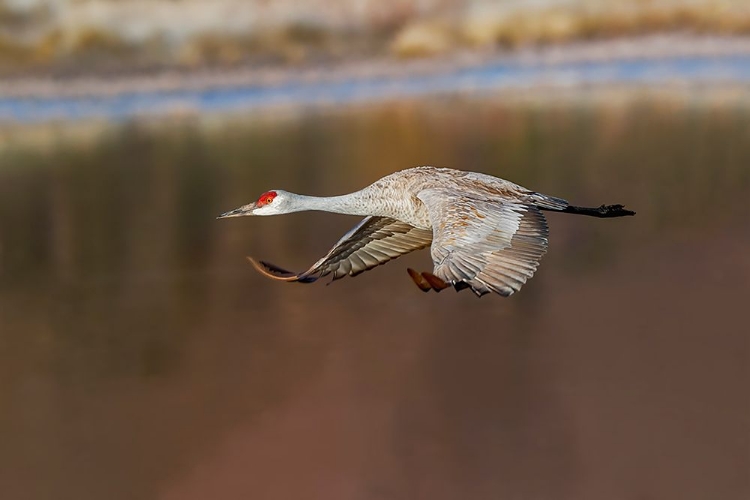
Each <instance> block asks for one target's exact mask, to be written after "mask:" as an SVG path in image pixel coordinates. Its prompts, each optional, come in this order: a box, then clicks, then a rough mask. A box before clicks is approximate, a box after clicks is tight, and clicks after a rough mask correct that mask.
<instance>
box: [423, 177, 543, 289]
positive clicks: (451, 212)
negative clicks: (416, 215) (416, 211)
mask: <svg viewBox="0 0 750 500" xmlns="http://www.w3.org/2000/svg"><path fill="white" fill-rule="evenodd" d="M418 198H419V199H420V200H422V202H423V203H424V204H425V206H426V207H427V211H428V213H429V216H430V221H431V222H432V226H433V232H434V234H433V242H432V249H431V253H432V259H433V262H434V264H435V270H434V274H435V276H437V277H439V278H440V279H443V280H444V281H446V282H448V283H451V284H452V285H453V286H454V287H456V289H461V288H466V287H467V286H468V287H470V288H471V289H472V290H473V291H474V293H476V294H477V295H484V294H485V293H489V292H495V293H498V294H500V295H503V296H508V295H511V294H513V293H515V292H517V291H518V290H520V289H521V287H522V286H523V285H524V283H526V281H527V280H528V279H530V278H531V277H532V276H533V275H534V272H535V271H536V269H537V267H538V266H539V261H540V260H541V258H542V256H543V255H544V254H545V253H546V251H547V237H548V234H549V231H548V229H547V222H546V220H545V219H544V215H543V214H542V212H541V211H540V210H539V208H537V207H536V206H534V205H531V204H528V203H524V202H523V201H522V200H518V201H512V200H503V199H498V198H496V197H494V198H490V197H479V196H476V197H475V196H466V195H465V194H464V193H463V192H461V191H458V190H452V189H427V190H424V191H421V192H420V193H419V195H418Z"/></svg>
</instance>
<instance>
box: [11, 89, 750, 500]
mask: <svg viewBox="0 0 750 500" xmlns="http://www.w3.org/2000/svg"><path fill="white" fill-rule="evenodd" d="M749 139H750V111H748V110H747V109H745V108H737V107H734V106H729V105H726V106H720V107H717V108H711V107H704V106H700V107H695V106H691V105H685V106H684V107H679V106H675V105H674V104H672V105H670V106H663V105H659V104H657V103H651V102H648V101H633V102H632V103H631V104H630V105H628V106H625V107H622V106H617V107H608V108H592V107H585V108H579V107H572V106H571V107H556V108H555V109H547V108H539V107H536V106H531V107H523V106H507V105H504V104H502V102H496V101H494V100H492V99H488V100H486V101H472V102H464V101H461V100H458V99H453V100H449V101H434V102H413V103H402V104H401V105H399V106H395V105H394V106H383V107H379V108H377V109H374V108H362V109H353V110H348V111H343V112H338V113H335V114H326V113H314V112H313V113H309V114H305V115H303V116H301V117H299V118H286V119H284V120H279V121H262V122H252V121H251V122H247V123H237V122H234V123H228V124H226V125H223V126H218V127H213V128H205V127H202V126H200V125H199V124H197V123H196V124H189V123H188V124H180V125H174V124H172V125H169V126H160V127H158V128H156V127H146V126H138V125H123V126H122V127H118V128H116V129H114V130H113V131H111V132H109V133H107V134H104V135H102V136H101V138H100V139H98V140H97V141H95V142H93V143H67V142H57V143H55V142H53V144H52V145H48V146H47V147H33V148H32V147H22V146H18V147H7V148H6V149H4V150H3V151H2V153H0V165H1V167H0V407H1V408H2V411H0V442H2V445H1V446H0V489H1V490H2V496H3V498H13V499H47V498H56V499H68V498H69V499H77V500H80V499H100V498H110V499H119V498H122V499H125V498H128V499H129V498H163V499H177V498H179V499H186V498H201V499H203V498H223V499H231V498H264V499H273V498H278V499H287V498H325V499H339V498H340V499H348V500H350V499H358V498H362V499H370V498H373V499H375V498H404V499H406V498H410V499H411V498H430V499H454V498H472V499H482V498H487V499H490V498H492V499H496V498H556V499H560V498H570V499H601V498H623V499H625V498H628V499H629V498H681V499H703V498H722V499H741V498H747V497H748V496H749V495H750V487H749V485H748V477H747V470H748V464H750V423H749V422H748V414H749V413H750V401H748V391H747V389H748V387H747V385H748V375H750V373H748V371H749V368H748V366H749V364H748V361H749V356H750V353H749V346H748V336H747V331H748V328H747V318H746V313H745V311H746V308H747V297H748V294H749V293H750V259H748V255H747V249H748V245H749V244H750V223H749V222H748V219H747V200H748V197H750V169H749V168H748V165H750V140H749ZM416 164H433V165H444V166H453V167H458V168H463V169H471V170H477V171H482V172H486V173H489V174H495V175H499V176H502V177H506V178H509V179H512V180H514V181H515V182H518V183H520V184H522V185H525V186H527V187H530V188H533V189H537V190H539V191H542V192H546V193H550V194H553V195H556V196H562V197H565V198H567V199H570V200H571V201H574V202H575V203H577V204H582V205H585V204H588V205H597V204H600V203H626V204H627V205H628V206H629V207H631V208H634V209H635V210H637V211H638V215H637V217H635V218H628V219H616V220H595V219H588V218H580V217H571V216H565V215H561V214H552V215H550V216H549V217H548V218H549V222H550V226H551V244H550V251H549V253H548V255H547V256H546V257H545V259H544V260H543V262H542V265H541V268H540V270H539V273H538V275H537V276H536V277H535V278H534V279H533V280H531V281H530V282H529V283H528V284H527V285H526V286H525V287H524V289H523V290H522V291H521V292H520V293H519V294H517V295H515V296H513V297H511V298H509V299H502V298H499V297H489V296H488V297H484V298H482V299H477V298H476V297H474V296H473V295H471V294H469V293H467V292H463V293H460V294H456V293H454V292H452V291H450V290H449V291H445V292H443V293H441V294H440V295H435V294H429V295H427V294H422V293H421V292H420V291H418V290H417V289H416V287H414V285H413V284H412V283H411V281H410V280H409V278H408V276H407V274H406V272H405V268H406V267H407V266H411V267H416V268H418V269H429V266H430V262H429V255H428V253H427V252H421V253H419V254H416V255H411V256H407V257H404V258H402V259H399V260H397V261H395V262H392V263H389V264H388V265H386V266H383V267H380V268H377V269H375V270H373V271H371V272H368V273H365V274H363V275H361V276H359V277H357V278H356V279H348V278H347V279H344V280H341V281H338V282H336V283H335V284H333V285H331V286H325V285H324V284H322V283H318V284H313V285H292V284H284V283H276V282H271V281H269V280H267V279H265V278H263V277H261V276H259V275H257V274H256V273H255V272H254V271H253V270H252V269H251V268H250V267H249V266H248V265H247V263H246V262H245V260H244V256H245V255H246V254H251V255H254V256H257V257H260V258H267V259H269V260H271V261H272V262H275V263H278V264H280V265H282V266H285V267H289V268H292V269H302V268H304V267H306V266H307V265H309V264H310V263H312V262H313V261H314V260H316V259H317V258H318V257H320V256H321V255H322V254H323V253H324V252H325V251H327V250H328V248H329V246H330V245H331V244H333V242H335V241H336V240H337V239H338V238H339V237H340V236H341V234H343V233H344V232H345V231H346V230H348V229H349V228H350V227H351V226H353V225H354V224H355V223H356V222H357V219H356V218H351V217H345V216H337V215H331V214H317V213H303V214H293V215H289V216H285V217H275V218H247V219H232V220H222V221H217V220H215V219H214V217H215V216H216V215H218V214H219V213H221V212H223V211H225V210H227V209H230V208H234V207H236V206H238V205H240V204H243V203H246V202H248V201H250V200H252V199H254V198H255V197H256V196H257V195H258V194H259V193H261V192H263V191H265V190H267V189H270V188H285V189H288V190H292V191H296V192H304V193H310V194H335V193H342V192H347V191H351V190H354V189H357V188H359V187H362V186H363V185H365V184H367V183H369V182H371V181H373V180H375V179H377V178H379V177H381V176H382V175H385V174H387V173H389V172H391V171H393V170H396V169H400V168H405V167H408V166H412V165H416Z"/></svg>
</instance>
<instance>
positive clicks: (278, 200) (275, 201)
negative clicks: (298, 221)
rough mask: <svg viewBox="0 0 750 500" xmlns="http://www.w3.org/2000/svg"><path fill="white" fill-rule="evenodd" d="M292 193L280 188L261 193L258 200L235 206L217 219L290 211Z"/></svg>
mask: <svg viewBox="0 0 750 500" xmlns="http://www.w3.org/2000/svg"><path fill="white" fill-rule="evenodd" d="M290 194H291V193H287V192H286V191H282V190H280V189H274V190H272V191H266V192H265V193H263V194H262V195H260V197H259V198H258V200H257V201H254V202H253V203H248V204H247V205H242V206H241V207H240V208H235V209H234V210H230V211H229V212H224V213H223V214H221V215H220V216H218V217H217V219H224V218H226V217H241V216H243V215H277V214H284V213H287V212H289V210H288V208H289V206H288V205H290V199H291V196H290Z"/></svg>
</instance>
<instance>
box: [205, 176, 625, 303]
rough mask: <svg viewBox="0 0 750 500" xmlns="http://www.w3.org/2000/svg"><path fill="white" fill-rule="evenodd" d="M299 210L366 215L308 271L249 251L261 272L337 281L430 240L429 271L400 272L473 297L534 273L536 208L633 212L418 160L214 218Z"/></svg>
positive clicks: (541, 243) (541, 236)
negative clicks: (344, 186) (317, 192)
mask: <svg viewBox="0 0 750 500" xmlns="http://www.w3.org/2000/svg"><path fill="white" fill-rule="evenodd" d="M304 210H319V211H324V212H333V213H340V214H349V215H362V216H365V218H364V219H363V220H362V221H361V222H360V223H359V224H357V225H356V226H355V227H354V228H353V229H352V230H351V231H349V232H348V233H346V234H345V235H344V236H343V237H342V238H341V239H340V240H339V241H338V243H336V244H335V245H334V246H333V248H332V249H331V250H330V251H329V252H328V253H327V254H326V255H325V256H324V257H323V258H321V259H320V260H318V261H317V262H316V263H315V264H313V265H312V267H310V269H308V270H307V271H304V272H301V273H294V272H291V271H287V270H285V269H282V268H280V267H278V266H275V265H273V264H270V263H268V262H264V261H257V260H255V259H253V258H251V257H248V260H249V261H250V262H251V263H252V264H253V266H254V267H255V268H256V269H257V270H258V271H259V272H260V273H261V274H263V275H265V276H268V277H270V278H273V279H275V280H281V281H296V282H301V283H311V282H313V281H316V280H317V279H319V278H321V277H323V276H326V275H328V274H332V275H333V280H337V279H339V278H343V277H344V276H347V275H349V276H356V275H358V274H360V273H362V272H363V271H367V270H369V269H372V268H373V267H375V266H378V265H380V264H385V263H386V262H388V261H390V260H393V259H395V258H397V257H400V256H401V255H404V254H406V253H409V252H412V251H414V250H420V249H422V248H426V247H428V246H429V247H430V253H431V255H432V261H433V264H434V269H433V270H432V272H422V273H419V272H417V271H415V270H413V269H407V271H408V272H409V275H410V276H411V278H412V279H413V280H414V282H415V283H416V284H417V286H418V287H419V288H420V289H422V290H423V291H425V292H427V291H430V290H435V291H437V292H439V291H440V290H442V289H444V288H448V287H450V286H453V287H454V288H455V289H456V290H457V291H460V290H463V289H466V288H469V289H471V290H472V291H473V292H474V293H475V294H476V295H478V296H482V295H484V294H487V293H490V292H494V293H497V294H499V295H502V296H505V297H507V296H509V295H511V294H513V293H515V292H517V291H518V290H520V289H521V287H522V286H523V284H524V283H526V281H527V280H528V279H529V278H531V277H532V276H533V275H534V272H535V271H536V269H537V267H538V266H539V261H540V260H541V258H542V256H543V255H544V254H545V253H546V251H547V238H548V235H549V230H548V228H547V221H546V220H545V218H544V214H543V213H542V211H544V210H548V211H554V212H564V213H569V214H578V215H588V216H592V217H603V218H604V217H623V216H627V215H635V212H632V211H630V210H626V209H625V207H623V206H622V205H602V206H600V207H598V208H588V207H577V206H573V205H571V204H570V203H568V202H567V201H566V200H563V199H562V198H556V197H554V196H548V195H546V194H541V193H537V192H535V191H530V190H528V189H526V188H524V187H521V186H519V185H517V184H514V183H512V182H509V181H506V180H503V179H500V178H497V177H493V176H490V175H486V174H480V173H476V172H467V171H462V170H454V169H449V168H437V167H428V166H424V167H414V168H409V169H406V170H401V171H399V172H395V173H393V174H390V175H388V176H386V177H383V178H382V179H380V180H378V181H376V182H374V183H373V184H371V185H369V186H367V187H366V188H364V189H362V190H360V191H356V192H354V193H350V194H345V195H342V196H331V197H317V196H305V195H300V194H294V193H290V192H287V191H282V190H280V189H274V190H272V191H267V192H265V193H263V194H262V195H260V198H258V200H257V201H255V202H253V203H249V204H247V205H244V206H241V207H239V208H237V209H235V210H230V211H229V212H226V213H223V214H221V215H220V216H219V217H218V218H220V219H221V218H227V217H240V216H244V215H278V214H287V213H292V212H300V211H304Z"/></svg>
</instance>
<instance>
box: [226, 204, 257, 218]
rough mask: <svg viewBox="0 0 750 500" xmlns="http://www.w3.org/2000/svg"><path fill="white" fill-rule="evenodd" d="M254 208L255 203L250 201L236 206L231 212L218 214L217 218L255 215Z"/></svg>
mask: <svg viewBox="0 0 750 500" xmlns="http://www.w3.org/2000/svg"><path fill="white" fill-rule="evenodd" d="M253 210H255V203H250V204H249V205H244V206H241V207H240V208H235V209H234V210H230V211H229V212H224V213H223V214H221V215H220V216H218V217H217V219H226V218H227V217H242V216H243V215H253Z"/></svg>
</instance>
